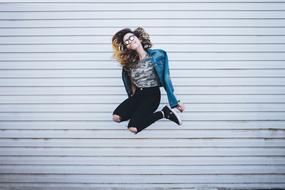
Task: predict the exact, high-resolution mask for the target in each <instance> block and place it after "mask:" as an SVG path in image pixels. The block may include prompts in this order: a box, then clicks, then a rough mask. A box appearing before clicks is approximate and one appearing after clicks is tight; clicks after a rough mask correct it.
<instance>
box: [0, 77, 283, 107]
mask: <svg viewBox="0 0 285 190" xmlns="http://www.w3.org/2000/svg"><path fill="white" fill-rule="evenodd" d="M122 83H123V82H122ZM175 92H176V94H179V95H182V94H183V95H184V94H189V95H192V94H208V95H212V94H259V95H261V94H263V95H264V94H285V85H284V86H219V87H216V86H175ZM105 94H109V95H110V94H112V95H126V91H125V89H124V87H122V86H121V85H120V86H118V87H116V86H114V87H111V88H105V87H102V86H96V87H86V86H78V87H56V86H55V87H47V86H40V87H25V86H17V87H0V95H105ZM161 94H162V95H165V94H166V91H165V90H163V89H161ZM67 106H73V105H67ZM87 106H88V105H87ZM91 106H93V105H91ZM97 106H100V107H101V106H105V105H97ZM106 106H109V105H106ZM191 106H192V108H193V105H191ZM200 106H202V107H203V105H200ZM200 106H199V107H200ZM211 106H214V107H215V106H216V105H211ZM224 106H227V105H223V107H224ZM235 106H236V105H235ZM242 106H247V105H242ZM248 106H249V107H250V108H249V109H251V107H252V106H251V105H248ZM257 106H260V107H259V108H261V110H262V108H263V106H262V107H261V105H257ZM264 106H270V105H264ZM273 106H274V109H275V107H276V106H278V107H279V106H282V105H273ZM84 107H85V105H84ZM6 108H7V109H9V107H6ZM85 108H87V107H85ZM101 108H102V109H105V108H104V107H101ZM194 108H195V105H194ZM3 109H4V108H3V107H2V106H1V107H0V111H1V110H3ZM19 109H21V105H19ZM58 109H61V108H58ZM79 109H81V108H80V107H79ZM209 109H211V108H209ZM235 109H239V107H235ZM7 111H8V110H7ZM19 111H20V110H19ZM248 111H250V110H248Z"/></svg>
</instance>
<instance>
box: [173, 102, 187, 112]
mask: <svg viewBox="0 0 285 190" xmlns="http://www.w3.org/2000/svg"><path fill="white" fill-rule="evenodd" d="M175 108H176V109H178V110H179V111H180V112H184V110H185V106H184V104H183V103H181V102H179V103H178V105H177V106H176V107H175Z"/></svg>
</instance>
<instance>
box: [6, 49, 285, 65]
mask: <svg viewBox="0 0 285 190" xmlns="http://www.w3.org/2000/svg"><path fill="white" fill-rule="evenodd" d="M165 50H166V49H165ZM166 51H167V50H166ZM168 58H169V61H174V60H175V61H176V60H183V61H194V60H198V61H218V60H219V61H228V60H233V61H245V60H247V61H257V60H262V61H269V60H270V61H274V60H276V61H277V60H279V61H280V60H285V53H284V52H272V53H269V52H259V53H255V52H253V53H249V52H232V53H230V52H224V53H223V52H213V53H207V52H199V53H191V52H188V53H186V52H183V53H182V52H179V51H177V52H170V51H168ZM1 59H2V62H3V61H67V60H73V61H91V60H94V61H95V60H97V61H99V60H101V61H108V60H109V61H111V60H114V59H113V58H112V52H111V51H110V52H106V53H103V52H90V53H75V52H70V53H60V52H59V53H56V52H54V53H1ZM93 64H94V63H93ZM170 64H171V63H170ZM118 65H119V64H118ZM112 66H113V65H112ZM170 68H171V67H170Z"/></svg>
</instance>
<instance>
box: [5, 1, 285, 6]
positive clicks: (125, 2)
mask: <svg viewBox="0 0 285 190" xmlns="http://www.w3.org/2000/svg"><path fill="white" fill-rule="evenodd" d="M2 2H5V3H46V2H47V1H46V0H9V1H5V0H2ZM49 2H50V3H76V4H77V3H93V4H94V5H96V4H97V3H107V5H108V4H110V3H114V0H106V1H105V0H84V1H80V0H76V1H71V0H50V1H49ZM137 2H141V3H142V2H147V3H149V4H150V5H151V3H153V1H152V0H144V1H135V0H128V1H126V0H116V3H122V4H128V3H137ZM155 2H159V3H171V4H172V3H176V2H173V0H156V1H155ZM177 2H179V3H184V2H189V0H179V1H177ZM200 2H207V3H220V2H221V1H220V0H200ZM226 2H230V3H231V2H238V3H244V2H248V1H245V0H229V1H226ZM251 2H252V3H259V2H260V0H251ZM264 2H265V3H271V2H270V1H264ZM274 2H284V0H276V1H274Z"/></svg>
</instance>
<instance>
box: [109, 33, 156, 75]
mask: <svg viewBox="0 0 285 190" xmlns="http://www.w3.org/2000/svg"><path fill="white" fill-rule="evenodd" d="M127 33H133V34H134V35H135V36H136V37H137V38H138V39H139V40H141V43H142V46H143V48H144V49H145V50H146V49H148V48H151V47H152V43H151V41H150V38H149V34H148V33H147V32H146V31H145V30H144V29H143V28H142V27H138V28H137V29H135V30H134V31H132V30H131V29H130V28H124V29H122V30H120V31H118V32H117V33H116V34H115V35H114V36H113V37H112V48H113V50H114V51H113V57H114V58H115V59H116V60H117V61H118V62H119V63H120V64H121V65H122V66H123V68H124V69H127V70H128V69H129V68H130V66H131V65H132V64H134V63H137V62H138V61H139V56H138V54H137V52H136V51H135V50H132V49H127V47H126V45H125V44H124V41H123V38H124V36H125V34H127Z"/></svg>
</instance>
